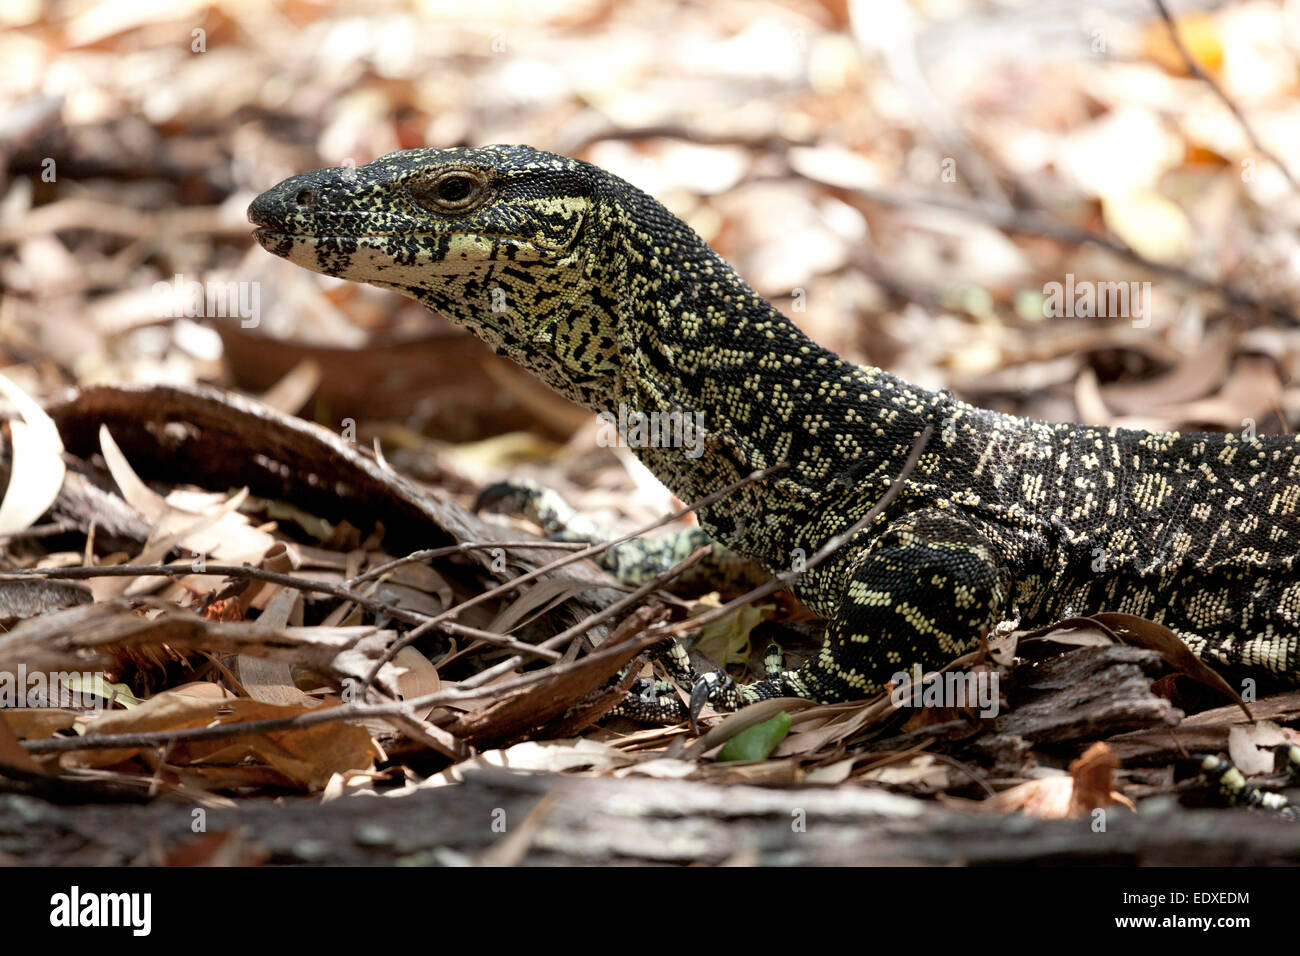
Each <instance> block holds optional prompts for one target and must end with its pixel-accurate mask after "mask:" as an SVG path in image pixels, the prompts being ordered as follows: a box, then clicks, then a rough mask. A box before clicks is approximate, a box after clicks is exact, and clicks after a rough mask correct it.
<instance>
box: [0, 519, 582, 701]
mask: <svg viewBox="0 0 1300 956" xmlns="http://www.w3.org/2000/svg"><path fill="white" fill-rule="evenodd" d="M557 543H559V542H557ZM528 544H529V546H530V547H531V545H532V543H531V542H529V543H528ZM444 550H446V551H447V553H449V554H451V553H455V552H456V551H458V550H460V548H459V547H452V548H449V549H444ZM188 574H203V575H213V576H220V577H230V578H236V579H241V580H249V579H252V580H257V581H266V582H268V583H270V584H278V585H280V586H282V587H287V588H294V589H295V590H298V591H316V592H319V593H322V594H329V595H330V596H332V597H336V598H339V599H340V600H344V601H351V602H353V603H354V604H357V605H360V606H361V607H364V608H366V609H367V610H368V611H371V612H373V613H375V614H384V615H387V616H388V617H391V618H395V619H397V620H399V621H402V622H404V623H407V624H412V625H415V626H421V625H424V624H426V623H428V622H429V620H430V617H429V615H427V614H421V613H420V612H419V611H410V610H407V609H406V608H401V607H397V606H396V605H394V604H390V603H388V602H385V601H377V600H375V599H374V598H371V597H367V596H366V595H364V594H359V593H357V592H356V591H353V590H350V589H348V588H346V587H344V586H342V585H338V584H329V583H327V582H324V581H311V580H308V579H307V578H299V577H294V576H293V575H290V574H283V573H281V572H279V571H269V570H267V569H266V568H255V567H252V566H251V565H244V564H209V565H207V566H205V567H204V568H203V570H201V571H198V570H195V569H194V567H193V566H192V565H189V564H182V565H170V564H152V565H129V564H116V565H110V566H107V567H96V566H93V565H91V566H77V567H70V568H32V569H29V570H22V571H10V572H5V573H3V574H0V583H3V582H4V581H8V580H24V579H30V578H57V579H67V580H80V579H83V578H97V577H133V576H140V577H170V578H175V577H178V576H180V575H188ZM437 627H438V629H439V630H441V631H446V632H447V633H449V634H462V635H465V636H466V637H471V638H473V639H474V640H477V641H482V642H484V643H487V644H494V645H496V646H499V647H504V648H506V649H507V650H511V651H514V652H515V653H516V654H526V655H530V656H533V657H542V658H545V659H547V660H559V659H560V655H559V654H556V653H555V652H553V651H549V650H543V649H539V648H538V647H536V646H534V645H532V644H527V643H525V642H523V641H520V640H517V639H515V638H513V637H510V636H508V635H505V634H494V633H492V632H491V631H482V630H479V629H478V628H473V627H467V626H465V625H463V624H457V623H455V622H454V621H442V622H439V623H438V625H437ZM408 643H409V642H408ZM403 646H405V645H403ZM388 660H391V658H388V659H386V660H385V661H383V662H381V664H382V663H387V662H388ZM374 676H375V675H374V674H371V677H370V680H369V681H367V682H366V686H367V687H369V686H370V682H371V681H373V679H374Z"/></svg>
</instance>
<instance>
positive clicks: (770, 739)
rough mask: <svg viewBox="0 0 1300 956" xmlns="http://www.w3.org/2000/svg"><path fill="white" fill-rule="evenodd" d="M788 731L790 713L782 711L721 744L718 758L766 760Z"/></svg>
mask: <svg viewBox="0 0 1300 956" xmlns="http://www.w3.org/2000/svg"><path fill="white" fill-rule="evenodd" d="M789 732H790V715H789V714H787V713H785V712H784V711H782V712H781V713H779V714H777V715H776V716H775V717H773V718H772V719H771V720H765V721H763V722H762V723H761V724H755V725H754V726H753V727H750V728H748V729H747V730H742V731H741V732H740V733H738V734H736V736H734V737H732V738H731V739H730V740H728V741H727V742H726V744H725V745H723V748H722V750H721V751H720V752H719V753H718V759H719V760H766V759H767V758H768V757H770V756H772V751H773V750H775V749H776V745H777V744H779V743H780V742H781V741H783V740H785V735H786V734H788V733H789Z"/></svg>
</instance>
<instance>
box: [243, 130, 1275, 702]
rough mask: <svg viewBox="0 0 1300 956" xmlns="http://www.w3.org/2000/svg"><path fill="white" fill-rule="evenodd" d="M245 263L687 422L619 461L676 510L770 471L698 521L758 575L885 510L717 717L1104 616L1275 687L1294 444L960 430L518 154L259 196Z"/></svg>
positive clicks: (690, 238) (621, 185)
mask: <svg viewBox="0 0 1300 956" xmlns="http://www.w3.org/2000/svg"><path fill="white" fill-rule="evenodd" d="M249 218H250V220H251V221H252V222H253V223H254V224H255V225H256V226H258V227H259V228H258V230H257V232H256V235H257V238H258V240H259V241H260V242H261V244H262V245H263V246H264V247H265V248H267V249H268V250H269V251H271V252H273V253H275V254H277V255H280V256H283V257H285V258H287V259H289V260H290V261H293V262H295V263H297V264H299V265H301V266H304V267H306V268H308V269H312V270H315V271H318V272H322V273H325V274H328V275H334V276H341V277H343V278H348V279H354V280H357V281H361V282H367V283H370V284H373V285H379V286H383V287H386V288H391V289H394V290H396V291H398V292H400V293H402V294H404V295H407V296H410V297H412V298H415V299H418V300H420V301H421V302H423V303H424V304H425V305H427V306H428V307H430V308H432V309H436V310H437V311H439V312H441V313H443V314H445V315H447V316H448V317H450V318H451V319H452V320H453V321H454V322H457V323H459V324H461V325H464V326H466V327H468V328H469V329H471V330H472V331H474V332H475V333H476V334H478V335H479V336H480V337H481V338H482V339H483V340H484V341H485V342H487V343H488V345H490V346H491V347H492V348H493V349H494V350H496V351H497V352H498V353H500V354H502V355H505V356H507V357H509V358H511V359H513V360H514V361H515V362H517V363H518V364H520V365H522V366H523V367H525V368H527V369H529V370H531V371H532V372H534V373H535V374H536V375H537V376H538V377H540V378H541V379H542V380H544V381H545V382H547V383H548V384H549V385H551V386H552V387H553V388H555V389H556V390H557V391H559V392H560V393H562V394H564V395H566V396H568V397H569V398H571V399H573V400H574V401H577V402H578V403H580V404H582V405H585V406H586V407H588V408H590V409H592V410H593V411H596V412H607V413H610V414H616V413H617V410H618V409H619V407H620V405H621V406H623V407H624V409H633V410H636V411H639V412H641V413H645V414H649V413H654V412H658V413H664V414H668V413H678V414H690V415H694V416H698V420H699V421H700V422H701V423H702V430H701V436H702V440H703V454H699V453H698V452H697V453H688V452H687V450H685V449H682V448H678V447H638V448H635V449H634V451H635V452H636V454H637V455H638V456H639V457H640V458H641V459H642V460H643V461H644V462H645V463H646V464H647V465H648V466H649V468H650V469H651V470H652V471H653V472H654V473H655V474H656V475H657V476H658V477H659V478H660V480H662V481H663V482H664V484H666V485H667V486H668V487H669V488H670V489H672V490H673V491H674V492H675V493H676V494H677V495H678V497H680V498H681V499H682V500H685V501H690V500H697V499H699V498H701V497H704V496H705V495H707V494H708V493H710V492H712V491H715V490H717V489H718V488H720V487H723V486H725V485H727V484H729V483H731V482H734V481H736V480H737V479H739V478H741V477H743V476H744V475H747V474H749V473H751V472H753V471H756V470H759V469H764V468H769V467H771V466H773V465H776V464H778V463H781V462H788V463H789V467H788V468H786V469H785V470H784V471H782V472H780V473H779V474H777V475H775V476H772V477H769V478H768V479H766V480H765V481H763V482H758V483H754V484H749V485H746V486H744V487H742V488H741V489H740V490H739V491H737V492H736V493H735V494H734V495H732V496H730V497H728V498H725V499H723V500H721V501H719V502H717V503H716V504H714V505H713V506H711V507H708V508H705V509H702V510H701V511H700V514H699V518H700V522H701V525H702V527H703V528H704V529H705V530H706V531H707V532H708V534H709V535H711V536H712V537H713V538H715V539H716V540H718V541H721V542H723V543H724V544H726V545H727V546H728V547H730V548H731V549H733V550H734V551H736V552H738V553H740V554H741V555H745V556H747V557H749V558H752V559H753V560H755V561H757V562H758V563H759V564H761V565H762V566H764V567H766V568H767V569H768V570H769V571H772V572H780V571H785V570H788V569H790V568H791V567H792V566H795V567H797V563H798V562H799V561H800V560H801V559H802V558H805V557H807V556H808V555H811V554H813V553H814V552H815V551H816V550H817V549H818V548H819V547H820V546H821V545H822V544H823V543H824V542H825V541H827V540H828V539H830V538H831V537H832V536H834V535H836V534H838V533H840V532H843V531H844V530H846V529H847V528H849V527H851V526H852V525H853V524H854V522H856V521H857V520H858V519H859V518H861V517H863V516H864V515H865V514H866V513H867V512H868V511H869V510H870V509H871V507H872V506H873V505H874V504H875V503H876V501H877V500H878V499H879V498H880V497H881V496H882V495H883V494H884V492H885V491H886V490H887V489H888V488H889V487H890V485H891V483H893V481H894V480H895V476H896V475H897V474H898V473H899V471H900V468H901V467H902V464H903V462H904V460H905V459H906V457H907V455H908V453H909V452H910V451H911V449H912V447H913V445H914V444H915V443H916V442H917V440H918V437H919V436H920V435H921V434H922V432H923V430H924V429H925V427H926V426H927V425H932V426H933V428H934V432H933V436H932V437H931V439H930V440H929V443H928V444H927V446H926V448H925V449H924V452H923V454H922V456H921V458H920V460H919V462H918V464H917V466H916V468H915V470H914V471H913V473H912V474H911V475H910V476H908V478H907V479H906V480H905V482H904V485H903V487H902V489H901V490H900V493H899V494H898V495H897V497H896V498H895V499H894V500H893V501H892V502H891V503H890V505H889V506H888V507H887V508H886V509H885V510H884V511H883V512H882V513H881V514H880V515H879V516H878V517H877V518H876V520H875V521H874V522H873V523H872V524H870V525H869V526H868V527H866V528H864V529H863V530H861V531H860V532H859V533H858V534H856V535H855V536H854V537H853V538H852V539H851V540H849V541H848V542H847V543H846V544H845V545H844V546H843V547H841V548H839V549H838V550H837V551H836V552H835V554H834V555H833V556H832V557H831V558H830V559H829V560H827V561H825V562H824V563H822V564H820V565H818V566H816V567H815V568H811V569H809V570H807V571H806V572H805V573H804V574H802V575H801V576H800V578H799V579H798V582H797V583H796V585H795V587H794V590H795V593H796V594H797V595H798V596H799V597H800V599H801V600H803V602H804V603H805V604H807V605H808V606H809V607H810V608H811V609H813V610H814V611H816V612H817V613H818V614H820V615H822V616H823V617H825V618H826V619H827V621H828V625H827V636H826V641H825V644H824V646H823V648H822V650H821V651H820V653H819V654H817V655H816V656H814V657H813V658H811V659H810V660H809V661H807V662H806V663H805V664H804V665H803V666H802V667H800V668H798V669H797V670H789V671H780V672H777V673H774V674H771V675H770V676H769V677H768V678H766V679H764V680H760V681H756V682H754V683H752V684H749V685H746V686H744V687H743V688H741V689H740V698H741V701H742V702H748V701H752V700H757V699H761V698H765V697H772V696H784V695H795V696H803V697H809V698H813V699H817V700H822V701H838V700H846V699H854V698H859V697H864V696H867V695H870V694H872V693H875V692H877V691H879V690H880V689H881V688H882V686H883V685H884V683H885V682H886V681H888V680H890V679H891V677H892V676H893V675H894V674H896V673H898V672H900V671H907V670H909V669H910V668H911V667H912V665H914V664H919V665H920V666H922V667H923V668H926V669H930V668H933V667H937V666H942V665H943V664H946V663H947V662H948V661H950V660H952V659H953V658H954V657H956V656H958V655H960V654H962V653H965V652H966V651H968V650H970V649H972V648H973V647H975V646H976V645H977V643H978V641H979V639H980V637H981V635H982V634H983V633H984V632H985V631H986V630H987V629H988V628H989V627H990V626H992V625H993V624H995V623H996V622H998V621H1000V620H1003V619H1006V618H1011V617H1016V616H1018V617H1019V618H1020V620H1021V622H1022V625H1024V626H1036V625H1039V624H1049V623H1052V622H1054V621H1055V620H1058V619H1060V618H1061V617H1063V616H1070V615H1073V614H1084V613H1090V612H1095V611H1101V610H1106V611H1122V612H1128V613H1132V614H1137V615H1141V616H1144V617H1148V618H1150V619H1152V620H1155V621H1157V622H1160V623H1163V624H1165V625H1166V626H1168V627H1170V628H1171V629H1173V630H1174V631H1175V632H1177V633H1178V634H1179V635H1180V636H1181V637H1182V638H1183V639H1184V640H1185V641H1186V642H1187V643H1188V645H1189V646H1190V647H1191V648H1192V650H1193V651H1194V652H1195V653H1197V654H1198V655H1200V656H1202V657H1205V658H1206V659H1208V660H1211V661H1214V662H1217V663H1219V664H1223V665H1229V666H1230V667H1234V668H1236V667H1240V668H1244V669H1248V670H1254V671H1262V672H1267V673H1269V674H1273V675H1281V676H1286V677H1294V676H1295V675H1296V672H1297V669H1298V668H1297V642H1298V641H1300V575H1297V569H1296V567H1295V560H1296V555H1297V554H1300V510H1298V509H1300V442H1297V440H1296V439H1293V438H1289V437H1282V436H1259V437H1256V438H1253V439H1250V440H1245V439H1242V438H1239V437H1237V436H1234V435H1220V434H1208V433H1185V434H1180V433H1157V432H1143V431H1133V430H1125V429H1117V428H1094V427H1088V426H1084V425H1072V424H1049V423H1045V422H1039V421H1033V420H1029V419H1024V418H1018V417H1014V416H1010V415H1005V414H1001V413H997V412H993V411H989V410H985V409H980V408H976V407H974V406H971V405H968V404H966V403H963V402H960V401H957V400H956V399H955V398H953V397H952V396H951V395H950V394H948V393H946V392H931V391H927V390H924V389H921V388H918V387H916V386H913V385H911V384H909V383H907V382H905V381H903V380H901V379H899V378H897V377H896V376H894V375H891V374H890V373H888V372H886V371H883V370H881V369H878V368H872V367H860V366H857V365H853V364H851V363H849V362H847V361H845V360H843V359H841V358H840V357H838V356H837V355H835V354H834V353H832V352H830V351H828V350H826V349H824V348H822V347H820V346H819V345H817V344H816V343H815V342H813V341H812V340H810V339H809V338H808V337H807V336H806V335H804V333H803V332H801V331H800V330H799V329H798V328H797V327H796V326H795V325H794V323H793V322H791V321H790V320H789V319H787V318H786V317H785V316H783V315H782V314H781V313H780V312H779V311H778V310H777V309H776V308H775V307H773V306H772V305H771V304H770V303H768V302H767V301H766V300H765V299H764V298H763V297H762V296H760V295H758V294H757V293H756V292H755V291H754V290H753V289H752V288H750V287H749V286H748V285H747V284H746V283H745V282H744V281H743V280H742V279H741V278H740V277H739V276H738V275H737V274H736V273H735V272H734V271H733V270H732V269H731V268H730V267H729V266H728V265H727V264H726V263H725V262H724V261H723V260H722V258H721V257H720V256H718V255H717V253H715V252H714V251H713V250H712V249H711V248H709V246H708V245H707V244H706V243H705V242H704V241H703V240H701V239H700V238H699V237H698V236H697V235H695V233H694V232H692V231H691V229H690V228H689V227H688V226H686V225H685V224H684V223H683V222H681V221H680V220H679V219H677V218H676V217H674V216H673V215H671V214H670V213H669V212H668V211H667V210H666V209H665V208H664V207H663V206H662V205H660V204H659V203H658V202H656V201H655V200H654V199H653V198H651V197H650V196H648V195H646V194H644V193H642V192H640V191H639V190H637V189H636V188H634V187H633V186H631V185H629V184H628V183H626V182H624V181H623V180H621V179H619V178H617V177H615V176H613V175H611V174H609V173H607V172H605V171H603V170H601V169H599V168H598V167H595V166H592V165H590V164H588V163H585V162H582V161H579V160H573V159H568V158H565V157H561V156H557V155H554V154H551V153H545V152H541V151H538V150H534V149H531V148H529V147H524V146H493V147H485V148H480V149H447V150H438V149H417V150H408V151H405V152H401V153H394V154H391V155H389V156H386V157H383V158H381V159H378V160H375V161H374V162H372V163H370V164H368V165H366V166H362V167H358V168H345V169H325V170H318V171H316V172H312V173H306V174H303V175H300V176H296V177H293V178H291V179H289V180H286V181H285V182H284V183H281V184H280V185H278V186H276V187H274V188H272V189H270V190H268V191H267V192H266V193H264V194H262V195H261V196H259V197H258V198H257V199H256V200H255V201H254V202H253V204H252V206H250V209H249Z"/></svg>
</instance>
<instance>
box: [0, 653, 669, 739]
mask: <svg viewBox="0 0 1300 956" xmlns="http://www.w3.org/2000/svg"><path fill="white" fill-rule="evenodd" d="M659 640H662V638H659V637H649V636H647V635H646V634H642V635H639V636H638V637H635V638H631V639H629V640H627V641H620V642H619V643H618V644H616V645H614V646H613V647H602V648H601V649H600V650H598V651H597V652H596V653H595V654H591V655H588V656H587V657H584V658H583V659H582V660H580V661H574V662H573V663H571V664H556V665H554V666H552V667H547V668H544V669H542V670H539V671H533V672H531V673H528V674H523V675H520V676H519V677H517V678H515V679H514V680H509V681H503V682H501V683H500V684H497V685H495V686H493V687H490V688H485V689H482V690H479V689H478V688H479V686H480V685H481V684H483V683H486V681H487V680H491V679H492V678H491V677H488V676H486V675H487V674H488V671H482V672H480V673H479V674H476V675H474V677H472V678H469V679H468V680H464V681H461V682H460V683H459V684H457V685H456V686H455V687H449V688H447V689H445V690H437V691H433V692H431V693H428V694H423V695H421V696H419V697H412V698H411V699H410V700H404V701H394V702H392V703H385V704H344V705H342V706H339V707H327V708H325V709H323V710H315V711H312V712H311V713H309V714H298V715H296V716H293V717H273V718H269V719H267V720H247V721H238V722H234V723H228V724H220V725H217V726H208V727H187V728H183V729H179V730H158V731H149V732H143V733H134V734H86V735H84V736H80V737H49V738H45V739H42V740H24V741H22V745H23V747H24V748H25V749H26V750H27V751H28V752H29V753H66V752H68V751H73V750H116V749H118V748H135V747H163V746H169V745H172V744H177V743H189V742H193V741H196V740H224V739H230V738H237V737H249V736H253V735H258V734H267V733H278V732H283V731H289V730H302V729H305V728H307V727H315V726H317V725H319V724H329V723H335V722H337V721H341V720H363V719H365V718H369V717H391V716H394V715H398V716H407V717H414V716H415V714H416V713H418V712H419V711H421V710H423V709H425V708H428V707H433V706H436V705H438V704H453V703H458V702H461V701H466V700H478V699H481V698H484V697H491V698H498V697H503V696H505V695H506V694H508V693H510V692H511V691H515V690H519V689H520V688H523V687H527V686H530V685H532V684H536V683H537V682H538V681H541V680H544V679H547V678H551V677H555V676H558V675H561V674H563V673H565V672H567V671H568V670H570V669H572V668H575V667H579V666H587V665H589V664H590V663H591V660H592V658H593V657H598V656H600V655H602V654H619V653H623V652H624V651H626V650H628V647H627V645H628V644H630V643H634V644H636V645H638V647H637V650H640V649H641V648H642V647H649V646H650V645H651V644H654V643H657V642H658V641H659ZM494 669H495V668H494ZM494 676H495V675H494ZM485 678H486V679H485Z"/></svg>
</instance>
